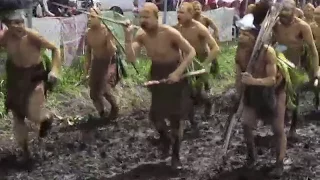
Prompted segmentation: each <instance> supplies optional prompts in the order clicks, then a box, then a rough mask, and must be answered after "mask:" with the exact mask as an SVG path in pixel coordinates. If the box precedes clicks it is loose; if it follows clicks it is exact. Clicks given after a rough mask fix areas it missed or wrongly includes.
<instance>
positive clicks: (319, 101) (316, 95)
mask: <svg viewBox="0 0 320 180" xmlns="http://www.w3.org/2000/svg"><path fill="white" fill-rule="evenodd" d="M313 93H314V106H315V109H316V110H318V108H319V105H320V98H319V91H318V90H317V89H316V88H314V90H313Z"/></svg>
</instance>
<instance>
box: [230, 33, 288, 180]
mask: <svg viewBox="0 0 320 180" xmlns="http://www.w3.org/2000/svg"><path fill="white" fill-rule="evenodd" d="M258 33H259V31H258V30H257V29H249V30H247V29H246V30H241V31H240V36H239V49H238V51H237V54H236V67H237V70H236V74H237V77H239V78H237V82H236V83H237V84H241V86H242V87H243V88H244V91H243V95H244V97H243V101H242V102H241V103H243V112H242V120H243V131H244V138H245V141H246V145H247V153H248V154H247V158H248V165H249V166H251V165H253V164H254V162H255V160H256V149H255V144H254V135H253V129H254V128H255V127H256V126H257V120H258V119H261V120H263V122H264V123H266V124H269V125H271V127H272V130H273V133H274V138H275V141H276V156H277V157H276V158H277V161H276V165H275V169H273V170H272V171H271V173H270V175H271V176H275V177H279V176H281V174H282V171H283V159H284V157H285V153H286V143H287V140H286V135H285V131H284V113H285V109H286V92H285V81H284V79H283V78H282V76H281V73H280V72H279V71H278V70H277V66H276V62H277V57H276V54H275V51H274V49H273V48H272V47H270V46H267V45H265V46H264V47H263V48H262V50H261V53H260V56H259V57H258V60H257V61H256V63H255V64H254V65H253V71H252V72H253V73H252V74H250V73H248V72H246V69H247V66H248V63H249V60H250V57H251V54H252V52H253V48H254V45H255V42H256V38H257V36H258ZM238 87H239V86H238ZM238 91H239V92H241V90H238Z"/></svg>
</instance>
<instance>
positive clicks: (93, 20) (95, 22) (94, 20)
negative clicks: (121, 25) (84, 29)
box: [89, 8, 101, 27]
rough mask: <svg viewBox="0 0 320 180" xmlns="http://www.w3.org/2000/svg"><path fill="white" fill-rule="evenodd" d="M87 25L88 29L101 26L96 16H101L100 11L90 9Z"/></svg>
mask: <svg viewBox="0 0 320 180" xmlns="http://www.w3.org/2000/svg"><path fill="white" fill-rule="evenodd" d="M89 12H90V16H89V25H90V27H98V26H100V25H101V19H100V18H99V17H98V16H101V11H100V10H99V9H96V8H90V10H89Z"/></svg>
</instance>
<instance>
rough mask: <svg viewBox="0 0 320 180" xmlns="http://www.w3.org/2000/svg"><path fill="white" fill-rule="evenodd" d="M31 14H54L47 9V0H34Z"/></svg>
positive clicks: (42, 15)
mask: <svg viewBox="0 0 320 180" xmlns="http://www.w3.org/2000/svg"><path fill="white" fill-rule="evenodd" d="M33 15H34V16H35V17H44V16H51V17H53V16H54V14H53V13H52V12H50V11H49V8H48V0H36V1H34V4H33Z"/></svg>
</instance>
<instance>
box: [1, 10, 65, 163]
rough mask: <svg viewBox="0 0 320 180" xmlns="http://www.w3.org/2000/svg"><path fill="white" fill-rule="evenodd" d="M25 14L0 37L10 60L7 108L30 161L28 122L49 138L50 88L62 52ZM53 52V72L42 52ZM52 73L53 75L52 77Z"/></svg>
mask: <svg viewBox="0 0 320 180" xmlns="http://www.w3.org/2000/svg"><path fill="white" fill-rule="evenodd" d="M24 19H25V17H24V12H23V11H21V10H17V11H15V12H13V13H12V14H10V15H9V16H8V17H6V18H5V20H4V21H3V22H4V23H5V25H6V26H7V27H8V30H7V31H5V33H4V34H3V36H2V37H0V45H1V47H3V48H5V49H6V52H7V56H8V60H7V62H6V73H7V98H6V102H5V105H6V108H7V109H8V110H11V111H12V114H13V117H14V120H13V130H14V133H15V138H16V140H17V142H18V144H19V145H20V147H21V148H22V149H23V152H24V158H23V159H24V160H27V159H29V150H28V128H27V126H26V124H25V118H28V119H29V120H30V121H33V122H35V123H36V124H39V125H40V129H39V136H40V137H44V136H46V135H47V133H48V130H49V129H50V128H51V123H52V114H51V113H50V112H49V111H48V110H46V109H45V107H44V106H45V105H44V103H45V91H46V86H45V85H46V84H47V83H48V81H49V82H50V83H55V82H56V81H57V77H58V74H59V69H60V66H61V56H60V50H59V48H58V47H56V46H55V45H54V44H52V43H51V42H49V41H48V40H46V39H45V38H43V37H42V36H41V35H40V34H38V33H37V32H35V31H33V30H31V29H28V28H26V27H25V25H24ZM42 49H49V50H51V51H52V68H51V70H50V69H45V68H44V64H43V62H42V58H41V50H42ZM49 71H50V73H48V72H49Z"/></svg>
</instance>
